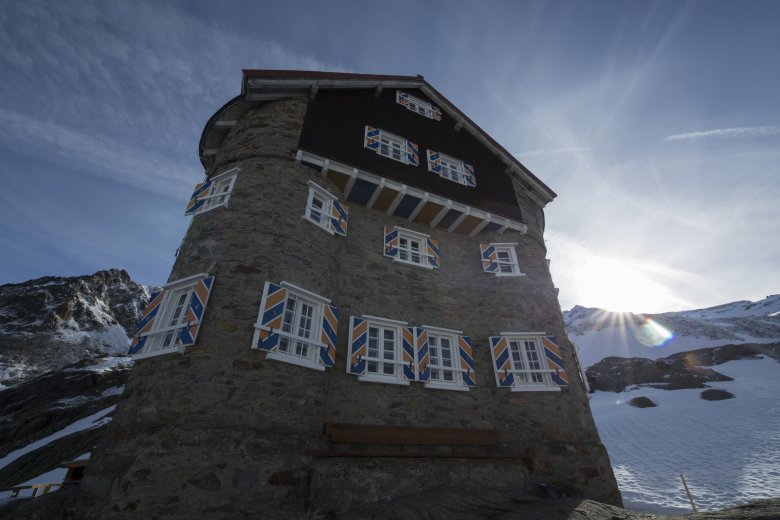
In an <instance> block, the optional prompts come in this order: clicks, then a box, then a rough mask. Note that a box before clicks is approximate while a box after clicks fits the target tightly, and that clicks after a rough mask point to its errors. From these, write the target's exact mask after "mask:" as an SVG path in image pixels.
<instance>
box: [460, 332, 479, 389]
mask: <svg viewBox="0 0 780 520" xmlns="http://www.w3.org/2000/svg"><path fill="white" fill-rule="evenodd" d="M458 355H459V356H460V368H461V370H465V372H461V375H463V383H465V385H466V386H477V371H476V370H475V369H474V346H473V344H472V343H471V338H470V337H468V336H458Z"/></svg>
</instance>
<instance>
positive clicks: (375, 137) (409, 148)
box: [363, 126, 420, 166]
mask: <svg viewBox="0 0 780 520" xmlns="http://www.w3.org/2000/svg"><path fill="white" fill-rule="evenodd" d="M363 146H365V147H366V148H369V149H371V150H374V151H375V152H376V153H377V154H379V155H381V156H383V157H387V158H388V159H393V160H395V161H398V162H402V163H404V164H410V165H412V166H419V164H420V153H419V152H418V148H417V145H416V144H415V143H413V142H411V141H409V140H408V139H404V138H403V137H398V136H397V135H393V134H391V133H390V132H387V131H385V130H380V129H379V128H374V127H373V126H366V133H365V138H364V139H363Z"/></svg>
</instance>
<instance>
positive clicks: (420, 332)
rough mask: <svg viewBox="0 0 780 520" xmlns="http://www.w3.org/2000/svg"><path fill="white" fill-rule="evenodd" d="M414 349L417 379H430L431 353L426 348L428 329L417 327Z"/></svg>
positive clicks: (424, 380) (425, 380)
mask: <svg viewBox="0 0 780 520" xmlns="http://www.w3.org/2000/svg"><path fill="white" fill-rule="evenodd" d="M415 350H416V351H417V380H418V381H423V382H427V381H430V380H431V368H430V367H429V366H428V365H430V363H431V353H430V350H428V331H427V330H425V329H424V328H422V327H417V335H416V336H415Z"/></svg>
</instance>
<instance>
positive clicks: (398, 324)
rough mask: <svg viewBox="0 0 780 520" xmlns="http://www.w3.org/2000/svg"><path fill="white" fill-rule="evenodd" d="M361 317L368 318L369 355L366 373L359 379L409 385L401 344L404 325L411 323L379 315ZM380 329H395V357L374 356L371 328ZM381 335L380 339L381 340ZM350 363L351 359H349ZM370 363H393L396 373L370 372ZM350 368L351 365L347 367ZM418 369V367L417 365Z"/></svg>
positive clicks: (367, 348)
mask: <svg viewBox="0 0 780 520" xmlns="http://www.w3.org/2000/svg"><path fill="white" fill-rule="evenodd" d="M360 318H362V319H364V320H366V325H367V328H366V353H367V356H366V357H364V358H363V360H364V361H365V363H366V372H365V374H362V375H359V376H358V380H359V381H365V382H369V383H385V384H391V385H403V386H409V383H410V381H409V380H407V379H404V376H403V366H404V365H405V364H406V363H404V362H403V361H402V360H403V347H402V346H401V341H402V339H401V338H402V334H403V330H402V329H403V327H407V326H408V325H409V324H408V323H407V322H405V321H398V320H390V319H387V318H380V317H377V316H369V315H367V314H364V315H362V316H360ZM372 327H373V328H376V329H379V330H380V331H385V330H392V331H393V336H394V338H393V359H392V360H390V359H382V358H372V357H371V356H370V352H371V343H370V342H371V328H372ZM381 339H382V338H381V337H380V338H379V340H380V341H381ZM347 363H349V360H347ZM369 363H382V364H385V365H392V366H393V367H394V373H393V374H392V375H390V374H377V373H369V371H368V366H369ZM347 368H348V369H349V367H347ZM415 370H416V367H415Z"/></svg>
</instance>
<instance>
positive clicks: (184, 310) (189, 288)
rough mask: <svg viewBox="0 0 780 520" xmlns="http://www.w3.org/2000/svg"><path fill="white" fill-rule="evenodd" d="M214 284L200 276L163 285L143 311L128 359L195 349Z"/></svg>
mask: <svg viewBox="0 0 780 520" xmlns="http://www.w3.org/2000/svg"><path fill="white" fill-rule="evenodd" d="M213 284H214V277H213V276H210V275H209V274H206V273H202V274H197V275H194V276H189V277H187V278H182V279H180V280H176V281H173V282H170V283H168V284H166V285H164V286H163V287H162V289H161V291H160V292H158V293H156V294H154V295H153V296H152V299H151V300H150V302H149V304H148V305H147V307H146V309H145V310H144V313H143V316H142V318H141V323H140V324H139V327H138V332H137V333H136V336H135V337H134V338H133V341H132V343H131V345H130V351H129V354H130V356H132V357H133V359H143V358H146V357H152V356H158V355H161V354H167V353H169V352H183V351H184V348H185V347H187V346H190V345H194V344H195V340H196V338H197V335H198V331H199V330H200V323H201V320H202V319H203V314H204V312H205V311H206V304H207V303H208V299H209V295H210V294H211V288H212V286H213Z"/></svg>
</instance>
